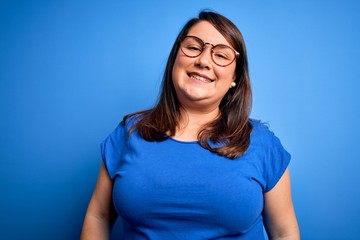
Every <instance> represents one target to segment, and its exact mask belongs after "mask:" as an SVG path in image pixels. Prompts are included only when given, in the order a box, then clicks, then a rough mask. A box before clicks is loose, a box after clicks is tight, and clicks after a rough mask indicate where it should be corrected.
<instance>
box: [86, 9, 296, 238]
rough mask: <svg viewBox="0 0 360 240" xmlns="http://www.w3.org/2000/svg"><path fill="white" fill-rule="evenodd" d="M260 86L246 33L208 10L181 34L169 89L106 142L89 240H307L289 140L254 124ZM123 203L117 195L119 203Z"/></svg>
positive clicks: (167, 73) (88, 218)
mask: <svg viewBox="0 0 360 240" xmlns="http://www.w3.org/2000/svg"><path fill="white" fill-rule="evenodd" d="M250 105H251V88H250V80H249V76H248V64H247V56H246V49H245V44H244V41H243V38H242V35H241V33H240V31H239V30H238V29H237V28H236V26H235V25H234V24H233V23H232V22H230V21H229V20H228V19H227V18H225V17H224V16H222V15H219V14H216V13H213V12H201V13H200V14H199V17H198V18H194V19H191V20H190V21H189V22H188V23H187V24H186V25H185V26H184V28H183V29H182V31H181V32H180V33H179V36H178V37H177V39H176V41H175V43H174V46H173V48H172V50H171V52H170V56H169V59H168V63H167V66H166V70H165V75H164V79H163V85H162V92H161V95H160V98H159V101H158V103H157V104H156V106H155V107H154V108H152V109H150V110H146V111H142V112H137V113H133V114H130V115H128V116H126V117H125V118H124V119H123V121H122V123H121V124H119V126H118V127H117V128H116V129H115V130H114V131H113V132H112V133H111V134H110V135H109V137H108V138H107V139H106V140H105V141H104V142H103V143H102V144H101V149H102V156H103V163H102V165H101V168H100V173H99V178H98V182H97V184H96V187H95V191H94V193H93V196H92V198H91V201H90V204H89V207H88V211H87V213H86V217H85V220H84V226H83V231H82V239H107V238H108V236H109V229H110V226H111V224H112V223H113V221H114V220H115V218H116V216H117V214H119V215H120V216H121V217H122V218H123V220H124V239H191V240H193V239H256V240H258V239H264V236H263V227H264V226H265V229H266V231H267V234H268V236H269V238H270V239H299V238H300V237H299V230H298V225H297V220H296V216H295V213H294V208H293V203H292V199H291V191H290V177H289V171H288V169H287V167H288V164H289V161H290V155H289V154H288V153H287V152H286V150H285V149H284V148H283V147H282V145H281V143H280V141H279V139H278V138H277V137H276V136H274V134H273V133H272V132H271V131H269V129H268V128H267V127H266V126H264V125H263V124H261V123H260V122H258V121H254V120H251V119H249V114H250V108H251V106H250ZM112 198H113V199H112Z"/></svg>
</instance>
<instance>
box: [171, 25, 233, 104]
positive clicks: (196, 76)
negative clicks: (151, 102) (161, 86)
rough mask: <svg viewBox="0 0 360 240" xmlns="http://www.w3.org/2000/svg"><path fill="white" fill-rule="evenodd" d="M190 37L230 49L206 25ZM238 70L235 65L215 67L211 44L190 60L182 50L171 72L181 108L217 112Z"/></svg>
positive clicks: (194, 30)
mask: <svg viewBox="0 0 360 240" xmlns="http://www.w3.org/2000/svg"><path fill="white" fill-rule="evenodd" d="M187 36H196V37H198V38H200V39H201V40H202V41H203V42H205V43H211V44H212V45H217V44H225V45H228V46H231V45H230V43H229V42H228V41H227V40H226V39H225V38H224V37H223V36H222V35H221V33H220V32H219V31H218V30H216V29H215V28H214V27H213V26H212V25H211V24H210V23H209V22H206V21H200V22H199V23H197V24H195V25H194V26H193V27H192V28H191V29H190V31H189V32H188V34H187ZM231 47H232V46H231ZM235 67H236V61H234V62H232V63H231V64H230V65H228V66H226V67H221V66H218V65H216V64H215V63H214V62H213V61H212V59H211V45H209V44H207V45H206V48H205V49H204V50H203V52H202V53H201V54H200V55H199V56H198V57H195V58H190V57H187V56H186V55H184V53H183V52H182V51H181V50H180V49H179V51H178V53H177V56H176V59H175V63H174V67H173V70H172V79H173V83H174V86H175V91H176V94H177V97H178V100H179V101H180V103H181V105H182V106H183V107H184V108H198V109H201V110H203V111H211V110H214V109H217V108H218V107H219V105H220V102H221V99H222V98H223V97H224V96H225V94H226V93H227V91H228V90H229V89H230V88H231V83H232V82H233V81H234V80H235Z"/></svg>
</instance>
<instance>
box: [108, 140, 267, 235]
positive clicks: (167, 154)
mask: <svg viewBox="0 0 360 240" xmlns="http://www.w3.org/2000/svg"><path fill="white" fill-rule="evenodd" d="M127 148H128V149H127V151H124V154H123V155H122V157H121V158H122V159H121V161H122V164H121V166H120V168H119V171H118V175H117V178H116V180H115V184H114V193H113V194H114V204H115V207H116V209H117V211H118V213H119V214H120V215H122V216H123V217H124V218H125V219H126V220H127V221H129V222H132V223H134V224H136V225H151V226H148V227H159V226H162V224H163V223H164V222H165V221H166V224H171V223H174V224H179V223H180V224H185V225H186V224H194V223H199V222H201V223H205V224H207V225H208V226H211V225H214V226H220V227H224V228H227V229H234V230H236V231H239V230H241V229H243V230H244V231H245V230H246V229H247V228H248V227H249V226H250V225H251V224H253V223H254V222H255V221H257V220H258V218H259V217H260V215H261V212H262V209H263V193H262V187H261V185H260V182H261V177H262V176H261V171H259V165H258V164H257V161H254V160H252V159H251V158H252V156H251V155H250V156H245V157H243V158H240V159H237V160H229V159H227V158H224V157H221V156H218V155H216V154H213V153H211V152H209V151H208V150H205V149H203V148H202V147H200V146H199V145H198V144H197V143H195V142H192V143H181V142H177V141H174V140H167V141H165V142H161V143H158V142H143V143H130V144H129V145H128V146H127ZM254 157H255V156H254Z"/></svg>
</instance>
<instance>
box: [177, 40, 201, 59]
mask: <svg viewBox="0 0 360 240" xmlns="http://www.w3.org/2000/svg"><path fill="white" fill-rule="evenodd" d="M181 50H182V51H183V53H184V54H185V55H186V56H188V57H197V56H199V55H200V54H201V53H202V51H203V43H202V42H201V41H200V40H199V39H197V38H194V37H185V38H183V39H182V41H181Z"/></svg>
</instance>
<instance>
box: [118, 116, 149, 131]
mask: <svg viewBox="0 0 360 240" xmlns="http://www.w3.org/2000/svg"><path fill="white" fill-rule="evenodd" d="M143 118H144V112H135V113H130V114H127V115H125V116H124V118H123V120H122V121H121V123H120V124H119V125H121V126H123V127H124V128H125V130H126V131H127V132H131V131H132V129H133V128H134V127H135V126H136V125H137V124H138V123H139V122H140V121H141V120H142V119H143Z"/></svg>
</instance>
